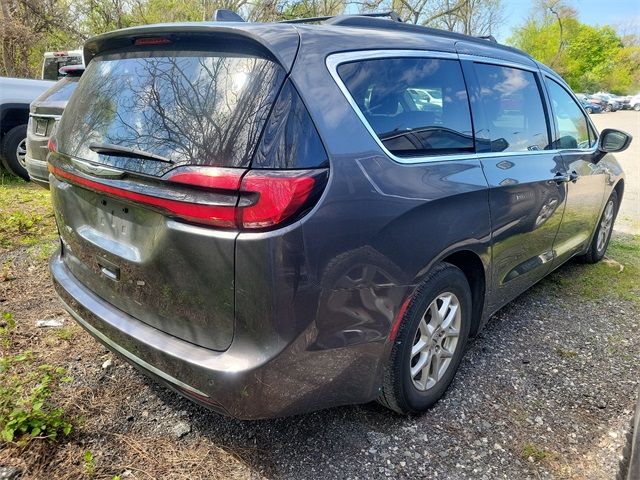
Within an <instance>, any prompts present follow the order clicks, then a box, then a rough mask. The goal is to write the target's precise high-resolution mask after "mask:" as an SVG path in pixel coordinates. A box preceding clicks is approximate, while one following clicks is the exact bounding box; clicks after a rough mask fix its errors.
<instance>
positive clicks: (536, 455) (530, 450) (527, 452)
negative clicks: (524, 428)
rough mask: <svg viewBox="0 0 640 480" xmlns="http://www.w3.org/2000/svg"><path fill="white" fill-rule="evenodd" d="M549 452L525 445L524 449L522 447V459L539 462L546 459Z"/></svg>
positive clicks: (531, 445)
mask: <svg viewBox="0 0 640 480" xmlns="http://www.w3.org/2000/svg"><path fill="white" fill-rule="evenodd" d="M548 455H549V452H547V451H546V450H544V449H542V448H539V447H537V446H536V445H534V444H533V443H527V444H525V446H524V447H522V455H521V456H522V459H523V460H528V459H529V458H532V459H533V460H534V461H535V462H540V461H542V460H544V459H545V458H547V456H548Z"/></svg>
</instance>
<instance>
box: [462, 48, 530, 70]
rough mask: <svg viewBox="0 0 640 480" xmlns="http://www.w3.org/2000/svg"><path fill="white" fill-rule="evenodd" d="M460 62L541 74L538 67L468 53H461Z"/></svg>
mask: <svg viewBox="0 0 640 480" xmlns="http://www.w3.org/2000/svg"><path fill="white" fill-rule="evenodd" d="M458 57H459V58H460V60H461V61H462V60H467V61H470V62H475V63H488V64H490V65H497V66H500V67H510V68H519V69H520V70H528V71H530V72H533V73H539V71H540V70H539V69H538V67H537V66H536V65H528V64H526V63H519V62H514V61H513V60H502V59H500V58H495V57H485V56H482V55H470V54H467V53H461V54H460V55H459V56H458Z"/></svg>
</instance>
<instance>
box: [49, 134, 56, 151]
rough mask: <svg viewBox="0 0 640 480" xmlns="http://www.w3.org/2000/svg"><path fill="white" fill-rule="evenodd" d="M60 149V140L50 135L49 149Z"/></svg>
mask: <svg viewBox="0 0 640 480" xmlns="http://www.w3.org/2000/svg"><path fill="white" fill-rule="evenodd" d="M57 149H58V142H56V139H55V138H54V137H49V141H48V142H47V150H49V151H50V152H55V151H56V150H57Z"/></svg>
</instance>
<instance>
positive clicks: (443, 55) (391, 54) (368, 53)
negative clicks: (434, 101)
mask: <svg viewBox="0 0 640 480" xmlns="http://www.w3.org/2000/svg"><path fill="white" fill-rule="evenodd" d="M403 57H410V58H411V57H419V58H425V59H433V58H436V59H450V60H457V61H459V62H460V66H461V68H462V75H463V78H464V80H465V84H467V82H468V79H467V78H466V75H465V72H464V61H465V60H470V61H474V62H480V63H490V64H495V65H502V66H505V67H512V68H520V69H523V70H529V71H532V72H534V73H536V74H538V75H539V74H540V73H541V72H540V70H539V69H538V68H537V67H533V66H531V65H528V64H524V63H518V62H513V61H509V60H501V59H494V58H491V57H484V56H481V55H467V54H464V55H459V54H458V53H455V52H442V51H436V50H356V51H350V52H339V53H333V54H331V55H328V56H327V58H326V60H325V65H326V67H327V69H328V70H329V74H330V75H331V76H332V77H333V80H334V81H335V82H336V85H337V86H338V88H339V89H340V91H341V92H342V94H343V95H344V97H345V98H346V100H347V102H348V103H349V105H350V106H351V108H352V110H353V111H354V113H355V114H356V115H357V116H358V118H359V119H360V121H361V122H362V124H363V125H364V127H365V128H366V129H367V131H368V132H369V134H370V135H371V137H372V138H373V140H374V141H375V142H376V143H377V144H378V146H379V147H380V149H381V150H382V151H383V152H384V154H385V155H387V157H389V158H390V159H391V160H393V161H394V162H397V163H400V164H409V165H411V164H417V163H432V162H446V161H452V160H480V159H483V158H496V157H513V156H536V155H550V154H551V155H552V154H558V153H560V152H561V150H532V151H527V152H480V153H479V152H474V153H455V154H448V155H428V156H420V157H418V156H416V157H398V156H396V155H394V154H393V153H391V152H390V151H389V150H388V149H387V148H386V147H385V146H384V144H383V143H382V140H380V138H379V137H378V135H377V134H376V132H375V130H374V129H373V127H372V126H371V125H370V124H369V122H368V121H367V119H366V117H365V116H364V113H362V111H361V110H360V107H358V104H357V103H356V101H355V99H354V98H353V97H352V96H351V92H349V89H348V88H347V86H346V85H345V84H344V82H343V81H342V79H341V78H340V75H338V67H339V66H340V65H342V64H343V63H349V62H354V61H364V60H373V59H381V58H403ZM545 76H548V77H549V78H551V76H549V75H546V74H545ZM542 83H544V82H542ZM544 89H545V93H547V92H546V85H544ZM468 94H469V91H468V85H467V95H468ZM543 103H544V98H543ZM549 108H551V106H549ZM545 113H546V115H547V123H548V124H549V121H550V120H551V119H550V116H549V115H550V113H551V112H550V111H546V112H545ZM470 114H471V122H472V125H473V121H474V119H473V110H472V109H470ZM554 128H555V122H554ZM473 136H474V142H475V132H474V133H473ZM590 151H591V150H590ZM594 151H595V150H594Z"/></svg>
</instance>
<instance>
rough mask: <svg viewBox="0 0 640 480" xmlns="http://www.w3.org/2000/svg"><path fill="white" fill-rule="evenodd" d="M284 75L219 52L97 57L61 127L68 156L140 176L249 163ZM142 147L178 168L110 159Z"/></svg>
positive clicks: (270, 64)
mask: <svg viewBox="0 0 640 480" xmlns="http://www.w3.org/2000/svg"><path fill="white" fill-rule="evenodd" d="M283 78H284V73H283V71H282V69H281V68H280V67H279V66H278V65H276V64H275V63H273V62H271V61H268V60H265V59H261V58H256V57H250V56H241V55H237V54H234V55H229V54H215V53H212V52H207V53H203V52H200V53H197V52H184V51H181V52H166V51H165V52H162V53H161V54H159V56H153V54H150V53H149V52H145V53H144V56H143V55H142V54H140V53H137V54H131V53H129V54H126V55H120V56H117V57H114V56H105V57H96V58H95V59H93V60H92V61H91V63H90V64H89V65H88V68H87V70H86V71H85V73H84V75H83V76H82V79H81V81H80V84H79V86H78V89H77V91H76V94H75V95H74V96H73V97H72V99H71V100H70V102H69V105H68V107H67V108H68V109H69V111H73V112H74V115H70V116H64V117H63V119H62V121H61V122H60V126H59V128H58V134H57V138H58V148H59V150H60V151H61V152H62V153H65V154H67V155H71V156H74V157H80V158H83V159H87V160H90V161H94V162H100V163H107V164H110V165H113V166H116V167H118V168H122V169H125V170H130V171H134V172H139V173H145V174H152V175H161V174H163V173H165V172H166V171H167V170H169V169H171V168H173V167H174V166H176V165H181V164H197V165H216V166H238V167H243V166H248V165H249V163H250V161H251V155H252V153H253V150H254V148H255V145H256V144H257V141H258V136H259V134H260V132H261V130H262V127H263V126H264V122H265V119H266V117H267V115H268V112H269V110H270V108H271V105H272V103H273V101H274V98H275V95H276V93H277V91H278V89H279V87H280V85H281V84H282V81H283ZM92 144H110V145H116V146H121V147H125V148H127V149H136V150H138V151H141V152H147V153H150V154H153V155H156V156H159V157H163V158H166V159H168V160H170V161H171V162H172V163H167V162H158V161H154V160H149V159H141V158H128V157H125V156H116V155H108V154H106V153H101V152H97V151H95V149H94V150H92V149H91V148H90V145H92Z"/></svg>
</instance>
